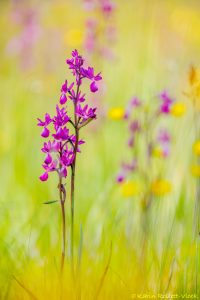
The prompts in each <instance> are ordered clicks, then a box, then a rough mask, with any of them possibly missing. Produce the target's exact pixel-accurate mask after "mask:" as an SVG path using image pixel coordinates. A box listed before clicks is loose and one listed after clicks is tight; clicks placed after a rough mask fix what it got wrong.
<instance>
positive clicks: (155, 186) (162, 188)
mask: <svg viewBox="0 0 200 300" xmlns="http://www.w3.org/2000/svg"><path fill="white" fill-rule="evenodd" d="M171 190H172V186H171V183H170V182H169V181H168V180H165V179H157V180H155V181H154V182H153V183H152V185H151V191H152V193H153V194H154V195H155V196H165V195H167V194H169V193H170V192H171Z"/></svg>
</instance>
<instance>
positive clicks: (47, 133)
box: [41, 127, 49, 138]
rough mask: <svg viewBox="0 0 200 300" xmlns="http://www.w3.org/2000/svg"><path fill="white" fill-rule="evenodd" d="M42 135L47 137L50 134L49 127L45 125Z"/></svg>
mask: <svg viewBox="0 0 200 300" xmlns="http://www.w3.org/2000/svg"><path fill="white" fill-rule="evenodd" d="M41 136H42V137H43V138H47V137H48V136H49V129H48V128H46V127H44V129H43V130H42V133H41Z"/></svg>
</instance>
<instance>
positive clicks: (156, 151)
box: [152, 147, 163, 158]
mask: <svg viewBox="0 0 200 300" xmlns="http://www.w3.org/2000/svg"><path fill="white" fill-rule="evenodd" d="M152 154H153V156H154V157H158V158H161V157H163V150H162V149H161V148H160V147H155V148H154V149H153V153H152Z"/></svg>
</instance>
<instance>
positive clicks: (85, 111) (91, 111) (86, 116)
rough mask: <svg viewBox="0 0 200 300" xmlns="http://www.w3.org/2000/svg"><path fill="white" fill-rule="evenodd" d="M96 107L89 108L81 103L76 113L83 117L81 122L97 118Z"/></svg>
mask: <svg viewBox="0 0 200 300" xmlns="http://www.w3.org/2000/svg"><path fill="white" fill-rule="evenodd" d="M95 112H96V108H89V107H88V105H85V106H84V107H83V108H82V107H81V105H80V104H79V105H78V106H77V108H76V114H77V116H79V117H80V118H81V121H80V124H82V123H84V122H86V121H88V120H92V119H95V118H96V113H95Z"/></svg>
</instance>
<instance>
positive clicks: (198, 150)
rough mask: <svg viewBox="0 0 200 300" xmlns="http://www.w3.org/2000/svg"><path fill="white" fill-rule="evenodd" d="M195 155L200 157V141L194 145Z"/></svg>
mask: <svg viewBox="0 0 200 300" xmlns="http://www.w3.org/2000/svg"><path fill="white" fill-rule="evenodd" d="M193 153H194V154H196V155H200V140H199V141H196V142H195V143H194V145H193Z"/></svg>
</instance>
